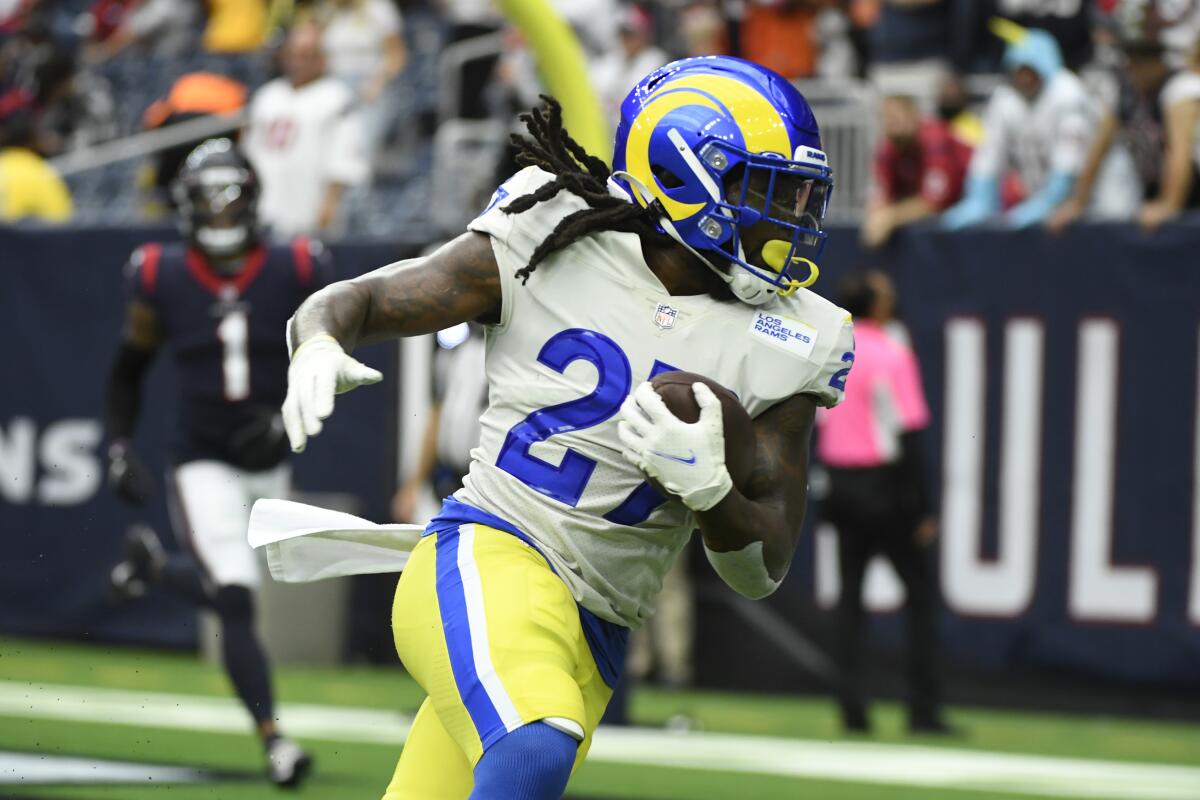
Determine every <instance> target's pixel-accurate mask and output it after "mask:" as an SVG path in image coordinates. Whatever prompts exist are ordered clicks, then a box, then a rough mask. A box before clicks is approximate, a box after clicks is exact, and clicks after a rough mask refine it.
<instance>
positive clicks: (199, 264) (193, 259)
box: [184, 245, 267, 296]
mask: <svg viewBox="0 0 1200 800" xmlns="http://www.w3.org/2000/svg"><path fill="white" fill-rule="evenodd" d="M184 261H185V262H186V263H187V268H188V272H190V273H191V274H192V277H193V278H195V279H196V282H197V283H199V284H200V285H201V286H203V287H204V288H205V289H207V290H208V291H210V292H212V293H213V294H214V295H218V296H220V294H221V291H222V290H223V289H224V288H225V287H227V286H231V287H233V288H234V289H236V290H237V292H238V294H241V293H242V292H244V291H246V289H247V288H249V286H250V284H251V283H253V282H254V279H255V278H257V277H258V273H260V272H262V268H263V264H265V263H266V261H267V248H265V247H263V246H262V245H259V246H257V247H255V248H254V249H253V250H251V251H250V252H249V254H247V256H246V260H245V261H244V262H243V263H242V268H241V270H239V271H238V273H237V274H236V275H234V276H233V277H231V278H226V277H224V276H222V275H218V274H217V273H215V272H213V269H212V267H210V266H209V265H208V261H206V260H205V258H204V254H203V253H201V252H200V251H199V250H196V249H195V248H191V249H189V250H188V251H187V255H186V256H185V257H184Z"/></svg>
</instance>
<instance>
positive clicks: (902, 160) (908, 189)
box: [861, 96, 971, 247]
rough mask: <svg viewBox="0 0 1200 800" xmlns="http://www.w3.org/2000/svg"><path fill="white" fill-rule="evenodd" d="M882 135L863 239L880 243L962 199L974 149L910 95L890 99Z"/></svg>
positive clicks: (885, 103) (885, 106) (872, 244)
mask: <svg viewBox="0 0 1200 800" xmlns="http://www.w3.org/2000/svg"><path fill="white" fill-rule="evenodd" d="M880 111H881V116H882V121H883V139H882V140H881V141H880V143H879V149H878V150H877V151H876V152H875V192H874V196H873V197H872V199H871V203H870V205H869V206H868V208H867V216H866V219H865V221H864V222H863V226H862V232H861V236H862V241H863V244H865V245H867V246H868V247H879V246H880V245H882V244H884V243H886V242H887V240H888V239H889V238H891V236H892V233H893V232H895V230H896V229H897V228H900V227H903V226H904V225H909V224H911V223H913V222H916V221H918V220H922V219H926V218H928V217H931V216H933V215H935V214H938V213H940V212H941V211H943V210H945V209H946V208H947V207H949V206H950V205H952V204H953V203H955V202H957V201H958V199H959V197H960V196H961V195H962V187H963V181H964V180H965V179H966V174H967V166H968V164H970V161H971V148H970V147H969V146H967V145H966V144H965V143H963V142H962V141H961V140H960V139H958V138H957V137H956V136H955V135H954V133H953V131H952V130H951V128H950V126H949V125H948V124H947V123H946V122H945V121H944V120H942V119H939V118H930V117H927V118H924V119H922V117H921V112H920V109H918V108H917V103H916V101H915V100H914V99H913V98H911V97H905V96H892V97H885V98H884V99H883V103H882V105H881V107H880Z"/></svg>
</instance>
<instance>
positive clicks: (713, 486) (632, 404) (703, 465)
mask: <svg viewBox="0 0 1200 800" xmlns="http://www.w3.org/2000/svg"><path fill="white" fill-rule="evenodd" d="M692 392H694V393H695V395H696V404H697V405H699V406H700V419H699V420H697V421H696V422H694V423H691V424H689V423H686V422H684V421H683V420H681V419H679V418H678V417H676V416H675V415H674V414H672V413H671V410H670V409H669V408H667V404H666V403H664V402H663V399H662V398H661V397H659V396H658V392H656V391H654V387H653V386H651V385H650V384H649V383H648V382H647V383H643V384H641V385H640V386H638V387H637V388H636V389H634V390H633V394H631V395H630V396H629V397H628V398H626V400H625V402H624V404H622V406H621V421H620V422H619V423H617V435H618V436H620V437H621V443H622V444H623V445H624V446H625V449H624V450H622V451H621V454H622V455H623V456H625V458H626V459H627V460H628V461H629V462H630V463H631V464H633V465H634V466H636V467H638V468H639V469H640V470H642V472H645V473H646V474H647V475H649V476H650V477H651V478H654V479H655V480H656V481H658V482H659V483H661V484H662V486H663V488H664V489H666V490H667V491H668V492H670V493H671V494H674V495H677V496H678V497H679V498H680V499H681V500H683V504H684V505H685V506H687V507H688V508H690V509H692V510H693V511H707V510H708V509H710V508H712V507H713V506H715V505H716V504H717V503H719V502H721V500H722V499H723V498H724V497H725V495H727V494H729V490H730V489H731V488H732V487H733V480H732V479H731V478H730V477H729V470H727V469H726V468H725V428H724V425H723V423H722V420H721V401H720V400H719V399H718V398H717V396H716V395H715V394H713V392H712V389H709V388H708V387H707V386H706V385H704V384H703V383H699V382H697V383H693V384H692Z"/></svg>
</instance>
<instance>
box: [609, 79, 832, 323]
mask: <svg viewBox="0 0 1200 800" xmlns="http://www.w3.org/2000/svg"><path fill="white" fill-rule="evenodd" d="M612 163H613V180H614V181H615V182H616V183H617V184H618V185H619V186H620V187H621V188H622V189H623V190H624V191H625V193H626V194H628V195H629V196H630V198H631V199H632V200H634V201H635V202H638V203H640V204H642V205H645V206H651V205H654V206H656V208H658V209H661V213H660V216H659V230H660V231H661V232H663V233H665V234H667V235H668V236H671V237H672V238H673V239H675V240H676V241H678V242H680V243H681V244H683V245H685V246H686V247H688V248H689V249H691V250H692V251H693V252H695V253H696V254H697V255H700V256H701V259H702V260H703V261H704V262H705V263H706V264H709V266H710V267H711V266H712V264H711V262H710V261H709V260H708V259H705V258H704V257H703V254H704V253H707V254H710V255H711V254H716V255H717V256H719V257H720V258H722V259H725V260H728V261H730V262H732V264H736V265H737V267H738V268H734V267H731V268H730V270H729V271H728V272H725V271H722V270H719V269H717V268H716V267H712V268H713V270H714V271H715V272H717V274H718V275H720V276H721V277H722V278H723V279H724V280H725V281H726V282H727V283H728V284H729V287H730V289H731V290H732V291H733V293H734V294H735V295H736V296H737V297H738V298H739V299H740V300H742V301H744V302H746V303H750V304H752V305H760V304H762V303H766V302H768V301H769V300H771V299H772V298H773V297H775V296H776V295H784V296H786V295H788V294H791V293H792V292H794V291H796V289H798V288H801V287H804V286H809V285H811V284H812V282H813V281H815V280H816V277H817V266H816V264H815V263H814V261H815V259H817V258H819V257H820V254H821V251H822V250H823V249H824V246H825V236H826V235H825V233H824V232H823V231H822V230H821V223H822V221H823V220H824V218H825V212H826V210H827V209H828V207H829V196H830V192H831V191H832V189H833V171H832V170H831V169H830V167H829V162H828V159H827V158H826V156H825V153H824V151H822V149H821V135H820V131H819V130H818V129H817V121H816V119H815V118H814V117H813V113H812V109H811V108H809V105H808V101H806V100H805V99H804V97H803V95H801V94H800V92H799V91H797V89H796V88H795V87H794V86H792V85H791V84H790V83H788V81H787V80H786V79H784V78H783V77H782V76H780V75H778V74H776V73H774V72H772V71H771V70H769V69H766V68H765V67H760V66H758V65H757V64H754V63H751V62H749V61H743V60H742V59H740V58H731V57H728V56H703V57H700V58H686V59H683V60H681V61H675V62H672V63H670V64H667V65H666V66H665V67H662V68H661V69H658V70H656V71H654V72H652V73H651V74H650V75H648V76H646V77H645V78H644V79H643V80H642V81H641V82H640V83H638V85H637V86H635V87H634V88H633V91H631V92H630V93H629V95H628V96H627V97H626V98H625V101H624V102H623V103H622V104H621V122H620V124H619V125H618V126H617V135H616V141H615V143H614V151H613V162H612ZM763 220H766V221H768V222H770V223H772V224H774V225H775V226H777V227H778V229H779V234H780V238H778V239H773V240H771V241H769V242H767V244H766V246H764V247H763V249H762V253H761V260H762V262H763V263H765V264H766V266H767V268H766V269H764V268H763V267H762V266H756V265H754V264H751V263H750V262H749V260H748V257H747V254H746V253H745V252H744V249H743V233H744V230H745V229H746V228H748V227H750V226H751V225H754V224H755V223H757V222H760V221H763Z"/></svg>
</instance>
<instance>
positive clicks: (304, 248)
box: [292, 236, 313, 289]
mask: <svg viewBox="0 0 1200 800" xmlns="http://www.w3.org/2000/svg"><path fill="white" fill-rule="evenodd" d="M310 246H311V245H310V242H309V240H308V237H307V236H297V237H296V238H295V239H293V240H292V255H293V256H294V257H295V258H294V260H295V264H296V279H297V280H298V281H300V285H301V286H302V287H304V288H305V289H307V288H308V287H309V286H312V273H313V263H312V250H310V249H309V247H310Z"/></svg>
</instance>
